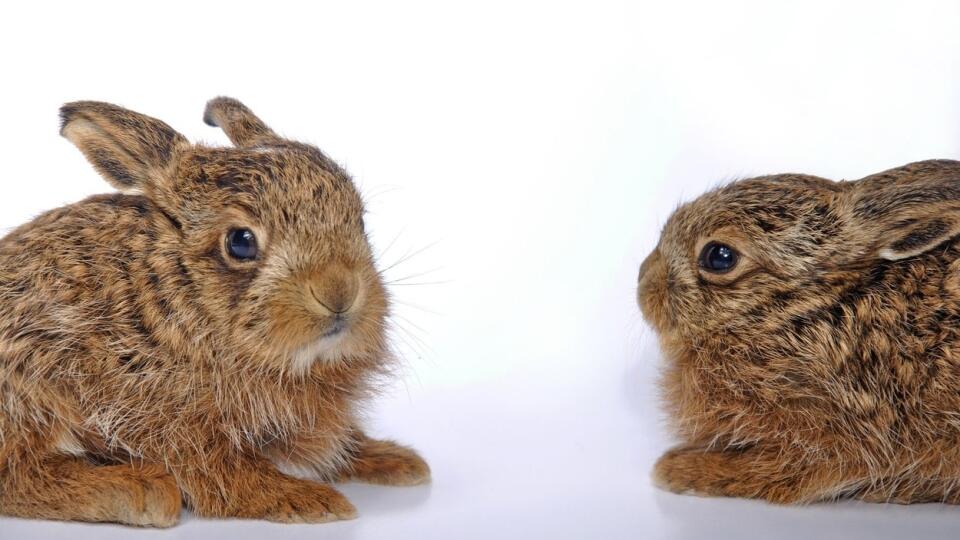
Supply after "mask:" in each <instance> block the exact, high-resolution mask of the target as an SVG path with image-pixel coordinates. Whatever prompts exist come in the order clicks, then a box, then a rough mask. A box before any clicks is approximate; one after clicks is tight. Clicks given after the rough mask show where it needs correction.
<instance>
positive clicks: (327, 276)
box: [306, 264, 361, 324]
mask: <svg viewBox="0 0 960 540" xmlns="http://www.w3.org/2000/svg"><path fill="white" fill-rule="evenodd" d="M306 288H307V293H308V298H307V302H308V304H310V305H311V307H312V308H313V311H315V312H317V313H318V314H319V315H322V316H327V317H332V318H334V319H335V321H339V322H340V323H341V324H342V323H343V322H344V321H345V319H346V316H347V315H348V314H349V313H350V312H351V311H353V310H355V309H356V308H359V299H360V293H361V286H360V276H359V274H358V273H357V272H356V271H354V270H352V269H349V268H347V267H346V266H344V265H342V264H332V265H329V266H327V267H326V268H324V269H323V271H322V272H319V273H318V274H317V275H316V276H314V277H312V279H310V282H309V283H308V284H307V287H306Z"/></svg>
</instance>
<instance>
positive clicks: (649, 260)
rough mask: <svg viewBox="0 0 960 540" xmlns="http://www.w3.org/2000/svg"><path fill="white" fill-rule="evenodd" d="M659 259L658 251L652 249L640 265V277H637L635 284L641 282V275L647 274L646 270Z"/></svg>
mask: <svg viewBox="0 0 960 540" xmlns="http://www.w3.org/2000/svg"><path fill="white" fill-rule="evenodd" d="M658 258H660V250H659V249H654V250H653V251H652V252H651V253H650V255H647V258H646V259H644V260H643V263H641V264H640V275H638V276H637V283H639V282H641V281H643V275H644V274H646V273H647V270H649V269H650V267H651V266H653V263H654V261H656V260H657V259H658Z"/></svg>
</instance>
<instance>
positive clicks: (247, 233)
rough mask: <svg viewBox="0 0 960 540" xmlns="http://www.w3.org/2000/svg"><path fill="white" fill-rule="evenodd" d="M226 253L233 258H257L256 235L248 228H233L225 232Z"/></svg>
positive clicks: (247, 259)
mask: <svg viewBox="0 0 960 540" xmlns="http://www.w3.org/2000/svg"><path fill="white" fill-rule="evenodd" d="M227 253H229V254H230V256H231V257H233V258H234V259H240V260H244V261H249V260H251V259H256V258H257V237H256V236H255V235H254V234H253V231H251V230H250V229H233V230H231V231H230V232H228V233H227Z"/></svg>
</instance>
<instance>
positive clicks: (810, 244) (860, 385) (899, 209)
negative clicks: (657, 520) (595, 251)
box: [638, 160, 960, 503]
mask: <svg viewBox="0 0 960 540" xmlns="http://www.w3.org/2000/svg"><path fill="white" fill-rule="evenodd" d="M958 235H960V162H956V161H946V160H938V161H925V162H919V163H913V164H910V165H906V166H904V167H901V168H897V169H893V170H890V171H886V172H883V173H879V174H876V175H872V176H868V177H866V178H863V179H860V180H856V181H847V182H833V181H829V180H825V179H822V178H816V177H812V176H805V175H795V174H786V175H777V176H767V177H761V178H753V179H748V180H742V181H738V182H734V183H732V184H729V185H726V186H723V187H720V188H718V189H715V190H713V191H711V192H709V193H706V194H705V195H702V196H701V197H699V198H698V199H696V200H694V201H692V202H690V203H687V204H684V205H683V206H681V207H680V208H679V209H678V210H677V211H676V212H675V213H674V214H673V215H672V217H670V219H669V220H668V221H667V223H666V226H665V227H664V229H663V232H662V235H661V238H660V241H659V244H658V245H657V247H656V249H655V250H654V251H653V253H651V254H650V256H649V257H647V259H646V261H644V263H643V265H642V266H641V269H640V277H639V291H638V297H639V302H640V306H641V309H642V311H643V314H644V316H645V318H646V320H647V321H648V322H649V323H650V324H651V325H652V326H653V327H654V328H655V330H656V331H657V333H658V335H659V339H660V343H661V347H662V349H663V351H664V354H665V357H666V362H667V363H666V367H665V370H664V373H663V379H662V388H663V393H664V397H665V401H666V404H667V407H668V413H669V415H670V420H671V423H672V426H673V427H674V428H675V430H676V432H677V434H678V436H679V438H680V441H681V444H680V446H678V447H677V448H674V449H673V450H670V451H669V452H667V453H666V454H665V455H664V456H663V457H661V458H660V460H659V461H658V462H657V464H656V466H655V470H654V479H655V481H656V483H657V484H659V485H660V486H661V487H663V488H666V489H668V490H671V491H675V492H690V493H696V494H702V495H724V496H734V497H754V498H760V499H766V500H769V501H773V502H778V503H800V502H812V501H819V500H829V499H835V498H839V497H855V498H860V499H863V500H867V501H891V502H901V503H910V502H927V501H943V502H949V503H957V502H960V245H958V242H957V237H958Z"/></svg>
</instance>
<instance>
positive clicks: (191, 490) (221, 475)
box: [178, 456, 357, 523]
mask: <svg viewBox="0 0 960 540" xmlns="http://www.w3.org/2000/svg"><path fill="white" fill-rule="evenodd" d="M178 480H179V481H180V485H181V487H182V488H183V492H184V495H185V496H186V499H187V502H188V503H189V505H190V507H191V508H193V510H194V511H195V512H196V513H197V514H198V515H201V516H205V517H236V518H249V519H265V520H269V521H279V522H283V523H323V522H328V521H336V520H341V519H353V518H355V517H356V516H357V510H356V508H354V506H353V504H351V503H350V501H349V500H347V498H346V497H344V496H343V495H342V494H341V493H340V492H339V491H337V490H336V489H334V488H333V487H331V486H329V485H327V484H323V483H320V482H315V481H313V480H306V479H301V478H294V477H292V476H288V475H286V474H283V473H282V472H280V471H279V470H277V468H276V467H275V466H274V465H273V464H272V463H270V462H269V461H268V460H266V459H263V458H257V457H246V458H244V457H239V456H237V457H235V458H234V459H231V460H230V461H229V462H227V463H198V464H194V465H192V466H185V467H184V468H183V469H181V470H179V471H178Z"/></svg>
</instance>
